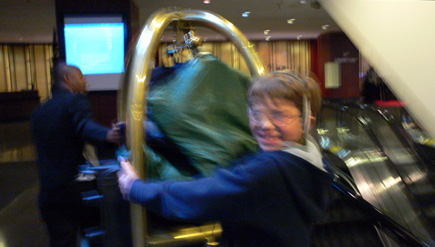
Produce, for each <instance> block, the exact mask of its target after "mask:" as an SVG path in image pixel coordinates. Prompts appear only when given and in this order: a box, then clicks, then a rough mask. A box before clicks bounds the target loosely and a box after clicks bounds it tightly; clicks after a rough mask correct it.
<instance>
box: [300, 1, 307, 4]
mask: <svg viewBox="0 0 435 247" xmlns="http://www.w3.org/2000/svg"><path fill="white" fill-rule="evenodd" d="M299 2H300V3H301V4H306V3H307V0H300V1H299Z"/></svg>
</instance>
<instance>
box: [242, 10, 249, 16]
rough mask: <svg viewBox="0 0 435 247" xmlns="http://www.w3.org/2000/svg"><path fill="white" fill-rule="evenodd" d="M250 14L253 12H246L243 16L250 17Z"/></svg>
mask: <svg viewBox="0 0 435 247" xmlns="http://www.w3.org/2000/svg"><path fill="white" fill-rule="evenodd" d="M250 13H251V12H249V11H245V12H243V13H242V16H243V17H248V16H249V14H250Z"/></svg>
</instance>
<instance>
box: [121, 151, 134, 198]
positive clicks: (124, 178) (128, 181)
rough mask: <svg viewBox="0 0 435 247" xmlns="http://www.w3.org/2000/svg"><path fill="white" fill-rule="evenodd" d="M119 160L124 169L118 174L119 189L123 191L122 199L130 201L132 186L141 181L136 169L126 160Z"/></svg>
mask: <svg viewBox="0 0 435 247" xmlns="http://www.w3.org/2000/svg"><path fill="white" fill-rule="evenodd" d="M118 160H119V163H120V164H121V168H122V169H121V170H119V171H118V172H117V175H118V182H119V189H120V190H121V194H122V197H123V198H124V199H126V200H129V199H130V190H131V186H133V183H134V182H135V181H136V180H137V179H139V175H138V174H137V171H136V170H135V169H134V167H133V166H131V164H130V162H128V161H127V160H125V159H124V158H123V157H118Z"/></svg>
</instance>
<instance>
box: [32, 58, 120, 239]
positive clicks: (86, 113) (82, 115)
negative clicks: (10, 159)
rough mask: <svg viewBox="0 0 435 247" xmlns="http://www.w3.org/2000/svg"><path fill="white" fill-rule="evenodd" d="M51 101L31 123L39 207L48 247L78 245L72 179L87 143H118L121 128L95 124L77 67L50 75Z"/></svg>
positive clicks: (76, 200)
mask: <svg viewBox="0 0 435 247" xmlns="http://www.w3.org/2000/svg"><path fill="white" fill-rule="evenodd" d="M54 77H55V78H54V79H55V83H54V85H53V88H52V98H51V99H50V100H48V101H47V102H46V103H45V104H43V105H42V106H41V107H40V108H39V109H37V110H36V111H35V112H34V114H33V116H32V120H31V125H32V133H33V137H34V141H35V144H36V151H37V154H38V160H37V163H38V169H39V181H40V193H39V207H40V210H41V215H42V217H43V219H44V221H45V223H46V224H47V228H48V231H49V234H50V243H51V246H76V244H77V235H78V229H79V219H80V216H81V215H80V213H81V212H80V208H81V198H80V193H79V191H78V188H77V182H76V181H75V178H76V176H77V174H78V170H79V165H82V164H84V163H85V158H84V156H83V148H84V144H85V142H90V143H93V142H94V143H97V142H110V143H118V142H119V140H120V133H119V128H118V127H116V126H113V127H112V129H109V128H106V127H104V126H102V125H99V124H97V123H96V122H94V120H93V114H92V112H91V107H90V102H89V100H88V99H87V97H86V95H85V94H84V93H85V92H86V80H85V78H84V76H83V74H82V72H81V70H80V69H79V68H77V67H74V66H70V65H66V64H61V65H59V66H57V68H56V70H55V73H54Z"/></svg>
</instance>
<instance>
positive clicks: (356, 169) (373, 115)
mask: <svg viewBox="0 0 435 247" xmlns="http://www.w3.org/2000/svg"><path fill="white" fill-rule="evenodd" d="M389 119H390V120H391V117H388V116H386V114H385V112H383V111H379V110H378V109H373V108H368V107H362V106H360V105H355V104H348V105H346V106H343V105H339V104H334V103H328V102H326V103H325V104H324V107H323V110H322V113H321V115H320V116H319V118H318V123H317V133H315V134H316V135H317V137H318V140H319V143H320V144H321V146H322V148H323V149H324V150H325V157H326V158H327V159H329V161H330V163H333V164H334V165H335V166H336V167H337V168H339V171H340V172H341V173H343V174H342V175H341V176H340V177H347V176H348V177H350V179H349V180H348V182H346V183H347V186H344V187H343V188H338V189H337V191H336V194H337V195H336V200H335V201H334V203H333V204H332V205H331V208H330V210H329V211H328V214H327V215H326V217H325V219H324V221H323V222H321V223H319V224H318V225H317V226H316V228H315V231H314V241H313V246H435V242H434V236H435V234H434V233H435V231H434V229H435V227H434V217H433V215H434V208H435V200H433V198H435V197H434V196H435V188H434V184H435V183H434V182H433V180H432V175H431V174H432V172H431V166H430V164H428V163H427V162H425V161H424V159H422V158H421V157H420V156H419V154H418V153H417V152H416V150H415V149H414V148H413V146H412V145H410V144H409V142H408V141H407V140H406V138H405V137H404V136H403V135H401V133H403V132H401V131H400V130H399V129H397V128H396V127H397V126H395V124H394V123H393V122H391V121H389ZM336 187H342V186H337V185H336ZM352 187H353V188H354V189H353V190H352V189H351V190H349V188H352ZM346 190H347V191H348V192H343V191H346ZM351 197H354V198H353V199H352V198H351ZM357 201H359V202H358V203H356V202H357ZM384 216H385V217H384ZM386 225H388V226H391V227H392V228H393V229H396V230H397V229H400V231H403V232H409V233H410V236H411V237H410V238H411V239H415V240H416V242H419V241H421V243H411V244H410V243H409V242H408V241H404V240H403V239H394V238H392V237H391V236H398V235H404V234H391V231H396V230H391V229H392V228H391V227H387V228H388V229H386V228H385V226H386ZM405 235H406V234H405ZM404 242H406V244H405V243H404ZM411 242H413V241H411ZM394 243H395V244H394ZM420 244H422V245H420Z"/></svg>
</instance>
